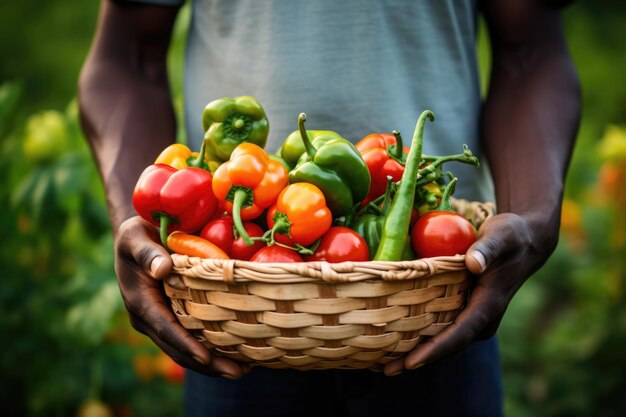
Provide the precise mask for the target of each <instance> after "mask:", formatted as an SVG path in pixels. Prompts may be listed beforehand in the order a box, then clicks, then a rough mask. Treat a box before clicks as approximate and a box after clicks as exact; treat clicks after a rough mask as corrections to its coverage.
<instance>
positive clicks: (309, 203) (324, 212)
mask: <svg viewBox="0 0 626 417" xmlns="http://www.w3.org/2000/svg"><path fill="white" fill-rule="evenodd" d="M332 222H333V216H332V213H331V211H330V209H329V208H328V207H327V206H326V199H325V198H324V194H323V193H322V191H321V190H320V189H319V188H318V187H317V186H315V185H313V184H310V183H307V182H297V183H294V184H290V185H288V186H287V187H286V188H285V189H284V190H283V191H281V193H280V195H279V196H278V199H277V200H276V206H275V207H272V208H271V209H270V210H269V211H268V219H267V223H268V226H269V227H270V228H271V234H270V242H269V244H272V243H274V242H275V241H274V234H275V233H279V234H283V235H287V236H289V237H290V238H291V239H292V241H293V242H294V243H295V244H296V245H301V246H307V245H310V244H312V243H313V242H315V241H316V240H317V239H319V238H320V237H321V236H322V235H323V234H324V233H326V232H327V231H328V229H330V226H331V224H332Z"/></svg>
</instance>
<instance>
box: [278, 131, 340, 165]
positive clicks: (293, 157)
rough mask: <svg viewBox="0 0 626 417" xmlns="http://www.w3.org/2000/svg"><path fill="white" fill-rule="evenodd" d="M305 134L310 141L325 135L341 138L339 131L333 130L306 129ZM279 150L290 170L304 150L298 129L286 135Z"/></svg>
mask: <svg viewBox="0 0 626 417" xmlns="http://www.w3.org/2000/svg"><path fill="white" fill-rule="evenodd" d="M306 135H307V137H308V138H309V141H311V142H313V141H315V140H316V139H318V138H321V137H326V136H328V137H329V138H330V137H334V138H341V135H339V133H337V132H333V131H332V130H307V131H306ZM279 152H280V156H281V157H282V158H283V159H284V160H285V161H286V162H287V164H289V166H291V168H290V170H291V169H293V168H295V166H296V165H297V164H298V160H299V159H300V157H301V156H302V154H303V153H305V152H306V149H305V148H304V142H303V141H302V136H301V133H300V130H294V131H293V132H291V134H290V135H289V136H287V138H286V139H285V140H284V141H283V144H282V146H281V147H280V150H279Z"/></svg>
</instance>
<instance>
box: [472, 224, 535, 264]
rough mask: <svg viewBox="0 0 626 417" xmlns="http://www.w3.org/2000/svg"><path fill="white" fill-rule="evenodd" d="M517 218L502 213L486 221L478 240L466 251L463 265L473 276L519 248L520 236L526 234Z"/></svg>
mask: <svg viewBox="0 0 626 417" xmlns="http://www.w3.org/2000/svg"><path fill="white" fill-rule="evenodd" d="M527 233H528V232H527V230H526V228H525V226H524V223H523V221H522V220H521V219H520V217H519V216H517V215H514V214H511V213H504V214H498V215H495V216H493V217H490V218H489V219H487V220H486V221H485V222H484V223H483V225H482V226H481V227H480V229H479V231H478V240H477V241H476V242H474V244H473V245H472V246H470V248H469V249H468V250H467V253H466V254H465V265H466V266H467V269H469V271H470V272H471V273H473V274H476V275H478V274H482V273H483V272H485V271H486V270H487V269H488V268H489V267H490V266H491V264H492V263H493V262H494V261H495V260H496V259H498V258H500V257H502V256H503V255H504V254H505V252H510V251H511V250H515V248H519V245H520V244H521V243H522V241H521V238H520V236H521V235H525V234H527Z"/></svg>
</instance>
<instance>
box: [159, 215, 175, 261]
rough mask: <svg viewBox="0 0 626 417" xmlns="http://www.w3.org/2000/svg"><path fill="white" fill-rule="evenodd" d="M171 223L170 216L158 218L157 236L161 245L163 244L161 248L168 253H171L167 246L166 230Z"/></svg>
mask: <svg viewBox="0 0 626 417" xmlns="http://www.w3.org/2000/svg"><path fill="white" fill-rule="evenodd" d="M171 222H172V219H171V218H170V216H166V215H165V214H162V215H160V216H159V236H160V237H161V243H162V244H163V247H165V249H167V250H168V251H169V252H171V251H170V248H169V247H168V246H167V236H168V233H167V228H168V227H169V225H170V223H171Z"/></svg>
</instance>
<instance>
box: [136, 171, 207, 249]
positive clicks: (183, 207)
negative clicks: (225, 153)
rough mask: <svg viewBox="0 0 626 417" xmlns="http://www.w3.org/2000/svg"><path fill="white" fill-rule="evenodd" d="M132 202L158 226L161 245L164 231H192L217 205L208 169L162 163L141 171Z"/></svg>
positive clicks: (138, 211)
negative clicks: (179, 166)
mask: <svg viewBox="0 0 626 417" xmlns="http://www.w3.org/2000/svg"><path fill="white" fill-rule="evenodd" d="M132 203H133V207H134V208H135V210H136V211H137V213H138V214H139V215H140V216H141V217H142V218H143V219H145V220H147V221H149V222H150V223H152V224H153V225H155V226H157V227H159V228H160V232H161V233H160V235H161V241H162V242H163V245H164V246H165V247H167V234H168V232H170V231H173V230H180V231H183V232H188V233H193V232H196V231H198V230H199V229H201V228H202V227H203V226H204V225H205V224H206V223H207V222H208V221H209V220H210V219H211V218H212V217H213V216H214V215H215V212H216V209H217V207H218V204H217V200H216V198H215V196H214V195H213V190H212V176H211V173H210V172H209V171H207V170H204V169H201V168H196V167H189V168H184V169H181V170H177V169H176V168H174V167H171V166H169V165H166V164H153V165H150V166H148V167H147V168H146V169H145V170H144V171H143V173H142V174H141V176H140V177H139V179H138V180H137V184H136V185H135V189H134V191H133V197H132Z"/></svg>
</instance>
